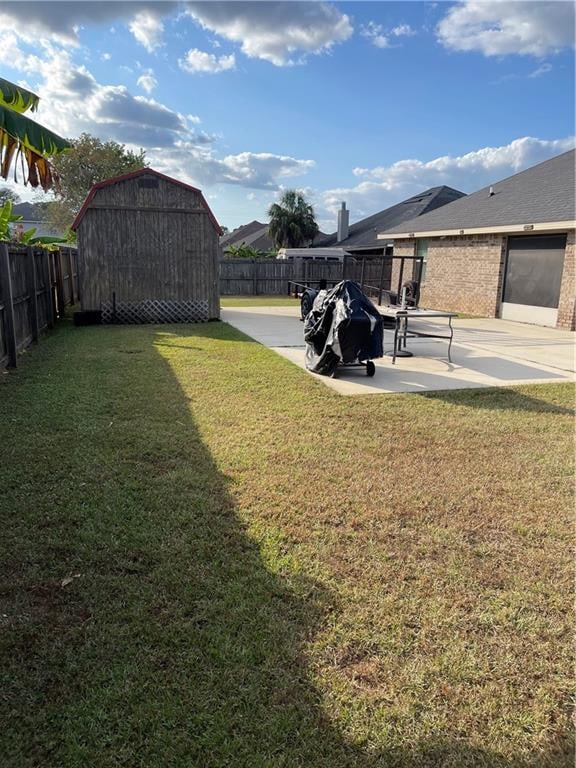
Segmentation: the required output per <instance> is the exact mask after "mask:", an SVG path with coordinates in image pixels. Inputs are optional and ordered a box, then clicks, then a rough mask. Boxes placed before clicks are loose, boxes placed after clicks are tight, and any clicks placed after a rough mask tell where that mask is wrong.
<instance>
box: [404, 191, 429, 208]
mask: <svg viewBox="0 0 576 768" xmlns="http://www.w3.org/2000/svg"><path fill="white" fill-rule="evenodd" d="M431 194H432V192H424V193H423V194H421V195H417V196H416V197H411V198H410V199H409V200H404V205H409V204H410V203H421V202H422V200H424V198H425V197H430V195H431Z"/></svg>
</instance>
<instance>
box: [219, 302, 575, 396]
mask: <svg viewBox="0 0 576 768" xmlns="http://www.w3.org/2000/svg"><path fill="white" fill-rule="evenodd" d="M222 319H223V320H224V321H225V322H227V323H230V325H233V326H234V327H235V328H237V329H238V330H240V331H242V332H243V333H245V334H247V335H248V336H251V337H252V338H253V339H255V340H256V341H259V342H260V343H261V344H264V345H265V346H267V347H269V348H270V349H273V350H274V351H275V352H277V353H278V354H279V355H282V356H283V357H285V358H287V359H288V360H290V361H291V362H293V363H295V364H296V365H298V366H300V367H301V368H304V369H305V365H304V339H303V324H302V323H301V322H300V320H299V314H298V309H297V308H296V307H242V308H240V307H234V308H228V309H223V310H222ZM424 325H426V327H427V330H428V331H429V332H434V331H433V329H436V330H437V332H438V333H445V332H446V321H444V320H439V321H438V322H437V323H424V322H421V323H419V326H421V327H422V329H424ZM453 326H454V341H453V343H452V363H449V362H448V358H447V349H448V345H447V342H444V341H436V340H428V339H409V340H408V349H409V350H410V351H412V352H414V357H407V358H397V359H396V363H395V365H392V359H391V358H390V357H383V358H381V359H380V360H375V361H374V362H375V365H376V373H375V375H374V377H373V378H372V379H369V378H368V377H367V376H366V375H365V373H364V371H363V370H362V369H346V368H339V369H338V372H337V374H336V377H335V378H328V377H326V376H317V375H315V374H310V375H311V376H314V377H315V378H316V379H318V380H319V381H322V382H323V383H324V384H325V385H326V386H328V387H331V388H332V389H335V390H336V391H337V392H340V393H341V394H343V395H357V394H377V393H383V392H427V391H434V390H444V389H467V388H475V387H502V386H511V385H517V384H534V383H540V384H543V383H546V382H562V381H574V380H575V376H574V341H575V335H574V334H573V333H571V332H570V331H558V330H555V329H553V328H542V327H539V326H535V325H525V324H523V323H512V322H509V321H507V320H496V319H472V320H459V319H455V320H453ZM392 343H393V334H392V332H391V331H389V330H385V331H384V349H385V350H388V349H391V347H392Z"/></svg>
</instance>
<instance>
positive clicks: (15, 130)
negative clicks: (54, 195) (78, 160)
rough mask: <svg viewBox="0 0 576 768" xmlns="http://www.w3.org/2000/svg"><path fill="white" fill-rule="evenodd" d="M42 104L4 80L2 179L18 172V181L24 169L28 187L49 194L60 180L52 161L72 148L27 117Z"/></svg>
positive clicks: (0, 95) (0, 101)
mask: <svg viewBox="0 0 576 768" xmlns="http://www.w3.org/2000/svg"><path fill="white" fill-rule="evenodd" d="M39 101H40V99H39V98H38V96H36V94H35V93H31V92H30V91H27V90H26V89H25V88H20V86H17V85H14V83H11V82H9V81H8V80H4V79H3V78H0V176H1V177H2V178H3V179H7V178H8V174H9V173H10V169H11V168H14V179H15V180H17V171H18V167H19V166H21V167H22V169H23V170H24V172H25V176H24V179H23V181H24V184H30V185H31V186H32V187H38V186H41V187H42V188H43V189H44V190H45V191H47V190H49V189H51V188H52V187H53V186H54V185H55V183H56V180H57V179H56V174H55V172H54V170H53V168H52V166H51V165H50V162H49V161H48V158H49V157H52V156H53V155H57V154H59V153H60V152H64V151H65V150H66V149H68V148H69V147H70V144H69V142H67V141H66V140H65V139H63V138H61V137H60V136H57V135H56V134H55V133H52V131H49V130H48V129H47V128H44V127H42V126H41V125H39V124H38V123H35V122H34V120H31V119H30V118H29V117H27V116H26V115H24V114H23V113H24V112H27V111H28V110H30V111H31V112H35V111H36V109H37V107H38V102H39Z"/></svg>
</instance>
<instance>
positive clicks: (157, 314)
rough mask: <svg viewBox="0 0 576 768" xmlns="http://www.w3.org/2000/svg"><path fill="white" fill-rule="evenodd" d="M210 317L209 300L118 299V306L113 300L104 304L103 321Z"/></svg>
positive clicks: (183, 320) (195, 320)
mask: <svg viewBox="0 0 576 768" xmlns="http://www.w3.org/2000/svg"><path fill="white" fill-rule="evenodd" d="M208 319H209V317H208V301H207V300H206V299H194V300H189V301H159V300H156V299H147V300H146V301H138V302H124V301H117V302H116V308H115V309H114V306H113V304H112V303H111V302H105V303H104V304H102V322H103V323H122V324H129V325H134V324H141V323H202V322H206V321H207V320H208Z"/></svg>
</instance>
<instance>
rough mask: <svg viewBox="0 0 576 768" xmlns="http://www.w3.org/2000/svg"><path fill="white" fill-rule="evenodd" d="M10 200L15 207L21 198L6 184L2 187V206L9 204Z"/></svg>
mask: <svg viewBox="0 0 576 768" xmlns="http://www.w3.org/2000/svg"><path fill="white" fill-rule="evenodd" d="M8 200H9V201H10V202H11V203H12V204H13V205H16V204H17V203H19V202H20V198H19V197H18V195H17V194H16V192H14V190H13V189H11V188H10V187H8V186H7V185H6V184H3V185H2V186H1V187H0V206H2V205H4V203H7V202H8Z"/></svg>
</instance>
